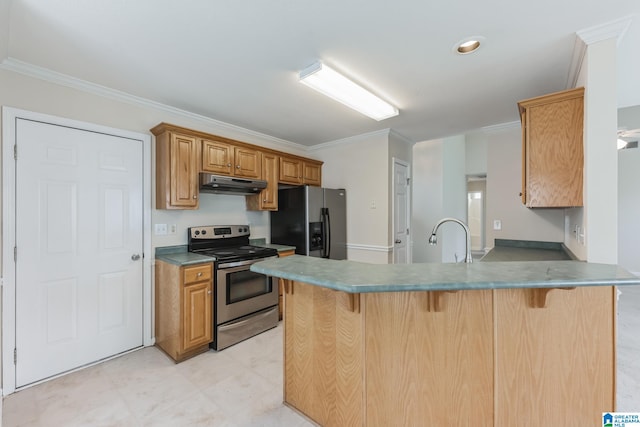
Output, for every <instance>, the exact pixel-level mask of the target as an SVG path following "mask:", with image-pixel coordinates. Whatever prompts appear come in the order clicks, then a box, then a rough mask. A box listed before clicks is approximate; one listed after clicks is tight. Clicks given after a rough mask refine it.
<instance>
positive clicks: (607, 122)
mask: <svg viewBox="0 0 640 427" xmlns="http://www.w3.org/2000/svg"><path fill="white" fill-rule="evenodd" d="M578 85H583V86H584V87H585V128H584V129H585V131H584V151H585V168H584V203H585V206H584V208H582V209H567V211H566V214H567V218H566V221H565V224H566V226H567V227H566V229H565V237H564V241H565V245H567V247H569V249H570V250H571V251H572V252H573V253H574V254H576V255H577V256H578V257H579V258H580V259H584V260H586V261H589V262H601V263H610V264H616V263H617V262H618V191H617V188H618V182H617V181H618V154H617V151H616V129H617V98H616V93H617V92H616V90H617V87H616V40H615V39H614V38H611V39H608V40H604V41H600V42H596V43H593V44H590V45H589V46H588V47H587V52H586V54H585V57H584V60H583V63H582V67H581V70H580V73H579V78H578ZM575 224H579V225H580V224H581V227H582V229H584V230H585V237H584V239H579V240H576V239H575V236H574V235H573V233H572V230H573V227H574V226H575Z"/></svg>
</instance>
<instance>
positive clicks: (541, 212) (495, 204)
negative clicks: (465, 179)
mask: <svg viewBox="0 0 640 427" xmlns="http://www.w3.org/2000/svg"><path fill="white" fill-rule="evenodd" d="M487 147H488V149H487V218H486V242H485V243H486V246H487V247H489V248H492V247H493V246H494V239H515V240H535V241H543V242H562V241H563V239H564V222H563V221H564V218H563V211H562V210H560V209H529V208H527V207H525V206H524V205H523V204H522V202H521V200H520V195H519V194H520V192H521V191H522V134H521V131H520V129H519V128H510V129H506V130H502V131H497V132H493V133H490V134H488V145H487ZM497 219H499V220H500V221H501V222H502V230H494V229H493V221H494V220H497Z"/></svg>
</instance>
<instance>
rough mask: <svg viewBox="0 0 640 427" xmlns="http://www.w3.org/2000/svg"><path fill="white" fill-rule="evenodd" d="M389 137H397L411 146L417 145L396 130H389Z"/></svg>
mask: <svg viewBox="0 0 640 427" xmlns="http://www.w3.org/2000/svg"><path fill="white" fill-rule="evenodd" d="M389 135H393V136H395V137H396V138H398V139H400V140H402V142H404V143H406V144H409V145H414V144H415V142H414V141H412V140H410V139H409V138H407V137H406V136H404V135H402V134H401V133H399V132H397V131H396V130H394V129H389Z"/></svg>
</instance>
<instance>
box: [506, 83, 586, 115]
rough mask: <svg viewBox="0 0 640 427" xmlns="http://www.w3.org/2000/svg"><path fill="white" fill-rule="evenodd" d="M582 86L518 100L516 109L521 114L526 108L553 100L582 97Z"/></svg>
mask: <svg viewBox="0 0 640 427" xmlns="http://www.w3.org/2000/svg"><path fill="white" fill-rule="evenodd" d="M583 97H584V88H583V87H579V88H575V89H568V90H563V91H560V92H554V93H549V94H547V95H542V96H537V97H535V98H529V99H524V100H522V101H519V102H518V110H519V111H520V114H523V113H524V111H525V110H526V109H527V108H531V107H537V106H539V105H545V104H549V103H554V102H560V101H567V100H569V99H574V98H583Z"/></svg>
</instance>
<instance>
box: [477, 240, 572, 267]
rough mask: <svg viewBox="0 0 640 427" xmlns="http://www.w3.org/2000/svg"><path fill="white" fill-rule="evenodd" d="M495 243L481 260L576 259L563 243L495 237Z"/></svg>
mask: <svg viewBox="0 0 640 427" xmlns="http://www.w3.org/2000/svg"><path fill="white" fill-rule="evenodd" d="M494 243H495V246H494V247H493V249H491V250H490V251H489V252H488V253H487V254H486V255H485V256H483V257H482V258H480V259H479V261H482V262H495V261H568V260H572V259H575V257H573V254H571V253H570V252H569V251H568V250H567V249H566V248H565V246H564V245H563V244H562V243H556V242H535V241H522V240H507V239H495V242H494ZM474 261H475V260H474Z"/></svg>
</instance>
